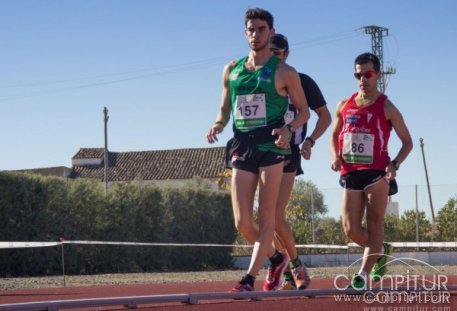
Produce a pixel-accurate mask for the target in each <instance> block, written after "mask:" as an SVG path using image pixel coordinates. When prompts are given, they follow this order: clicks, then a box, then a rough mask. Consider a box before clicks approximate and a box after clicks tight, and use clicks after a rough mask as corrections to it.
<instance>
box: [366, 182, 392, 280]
mask: <svg viewBox="0 0 457 311" xmlns="http://www.w3.org/2000/svg"><path fill="white" fill-rule="evenodd" d="M364 192H365V198H366V205H367V230H368V245H367V247H366V248H365V252H364V262H363V263H362V270H363V271H367V272H369V271H370V270H371V268H372V267H373V265H374V264H375V263H376V260H378V258H379V257H380V255H381V254H382V242H383V239H384V215H385V212H386V208H387V199H388V193H389V184H388V183H387V181H386V180H385V179H384V178H382V179H381V180H379V181H378V182H376V183H375V184H373V185H370V186H369V187H367V188H366V189H365V191H364Z"/></svg>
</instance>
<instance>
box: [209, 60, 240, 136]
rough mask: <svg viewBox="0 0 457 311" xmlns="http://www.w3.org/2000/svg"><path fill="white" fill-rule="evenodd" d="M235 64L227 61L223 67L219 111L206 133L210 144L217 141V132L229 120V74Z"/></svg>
mask: <svg viewBox="0 0 457 311" xmlns="http://www.w3.org/2000/svg"><path fill="white" fill-rule="evenodd" d="M234 65H235V61H232V62H230V63H228V64H227V65H226V66H225V67H224V71H223V74H222V81H223V83H222V95H221V103H220V106H219V112H218V113H217V117H216V120H215V121H214V125H213V126H212V127H211V128H210V129H209V131H208V133H207V134H206V139H207V140H208V142H209V143H210V144H212V143H215V142H216V141H217V134H220V133H222V131H223V130H224V127H225V126H226V125H227V123H228V122H229V120H230V112H231V106H230V84H229V76H230V72H231V71H232V68H233V66H234Z"/></svg>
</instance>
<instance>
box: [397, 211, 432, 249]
mask: <svg viewBox="0 0 457 311" xmlns="http://www.w3.org/2000/svg"><path fill="white" fill-rule="evenodd" d="M418 218H419V241H430V240H431V233H432V225H431V223H430V222H429V221H428V219H427V217H426V216H425V212H424V211H420V212H419V217H418ZM400 228H401V229H400V238H401V241H403V242H411V241H416V211H415V210H407V211H405V212H404V213H403V215H402V216H401V220H400Z"/></svg>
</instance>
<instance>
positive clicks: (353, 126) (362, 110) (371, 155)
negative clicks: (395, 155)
mask: <svg viewBox="0 0 457 311" xmlns="http://www.w3.org/2000/svg"><path fill="white" fill-rule="evenodd" d="M357 94H358V93H355V94H353V95H352V96H351V97H350V98H349V99H348V101H347V103H346V104H345V105H344V106H343V107H342V109H341V119H342V121H343V126H342V130H341V133H340V135H339V156H340V159H341V175H344V174H346V173H348V172H352V171H357V170H380V171H384V170H385V168H386V166H387V165H388V164H389V162H390V158H389V154H388V150H387V145H388V142H389V137H390V131H391V130H392V125H391V124H390V122H389V121H388V120H387V119H386V116H385V113H384V104H385V102H386V100H387V96H386V95H384V94H380V95H379V96H378V98H377V99H376V100H375V102H374V103H373V104H371V105H368V106H366V107H360V106H358V105H357V104H356V102H355V98H356V96H357Z"/></svg>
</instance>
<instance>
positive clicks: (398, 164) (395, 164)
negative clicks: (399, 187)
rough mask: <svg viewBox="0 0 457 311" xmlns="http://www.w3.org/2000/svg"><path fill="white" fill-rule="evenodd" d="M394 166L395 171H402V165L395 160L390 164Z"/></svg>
mask: <svg viewBox="0 0 457 311" xmlns="http://www.w3.org/2000/svg"><path fill="white" fill-rule="evenodd" d="M390 163H391V164H392V166H393V167H395V170H396V171H398V170H399V169H400V163H398V161H397V160H393V161H392V162H390Z"/></svg>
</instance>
